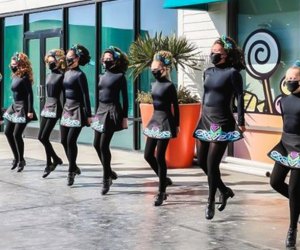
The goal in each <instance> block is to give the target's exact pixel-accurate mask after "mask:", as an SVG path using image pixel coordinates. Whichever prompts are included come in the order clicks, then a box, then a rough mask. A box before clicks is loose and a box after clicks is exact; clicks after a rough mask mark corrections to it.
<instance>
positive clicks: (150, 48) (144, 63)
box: [129, 33, 201, 79]
mask: <svg viewBox="0 0 300 250" xmlns="http://www.w3.org/2000/svg"><path fill="white" fill-rule="evenodd" d="M160 50H167V51H170V52H171V53H172V55H173V62H172V65H173V66H174V67H175V69H176V70H178V65H180V66H181V67H183V68H186V67H189V68H192V69H195V70H200V69H201V68H200V61H201V59H200V56H199V52H198V49H197V47H196V46H195V45H194V44H192V43H190V42H188V40H187V39H186V38H185V37H176V35H175V34H174V35H173V36H163V35H162V33H156V34H155V36H154V37H150V35H149V34H148V33H147V34H146V35H145V36H143V37H142V36H140V37H138V38H137V40H136V41H135V42H133V43H132V44H131V46H130V48H129V61H130V65H129V67H130V68H131V69H132V74H133V76H134V79H136V78H137V77H138V76H139V75H140V74H141V73H142V72H143V71H144V70H145V69H147V68H148V67H149V66H151V62H152V60H153V56H154V54H155V53H156V52H158V51H160Z"/></svg>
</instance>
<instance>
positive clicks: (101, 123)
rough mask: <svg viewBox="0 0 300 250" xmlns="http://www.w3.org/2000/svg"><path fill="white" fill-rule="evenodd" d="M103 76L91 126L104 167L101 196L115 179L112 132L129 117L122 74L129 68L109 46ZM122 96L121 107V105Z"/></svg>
mask: <svg viewBox="0 0 300 250" xmlns="http://www.w3.org/2000/svg"><path fill="white" fill-rule="evenodd" d="M101 61H102V64H103V67H104V69H105V73H104V75H102V76H100V79H99V84H98V89H99V92H98V97H99V105H98V110H97V112H96V115H95V117H94V118H93V122H92V124H91V127H92V128H93V129H94V130H95V137H94V148H95V149H96V151H97V154H98V156H99V159H100V161H101V163H102V166H103V186H102V195H105V194H106V193H107V192H108V191H109V189H110V186H111V185H112V180H113V179H114V180H116V179H117V178H118V176H117V174H116V173H115V172H114V171H112V169H111V164H110V162H111V152H110V148H109V145H110V142H111V139H112V137H113V135H114V132H115V131H120V130H122V129H126V128H127V127H128V125H127V116H128V93H127V81H126V78H125V73H126V70H127V68H128V63H129V62H128V59H127V56H126V55H125V54H124V53H123V52H122V51H121V50H120V49H119V48H116V47H113V46H110V47H109V48H108V49H106V50H105V51H104V53H103V55H102V57H101ZM120 93H122V106H121V103H120Z"/></svg>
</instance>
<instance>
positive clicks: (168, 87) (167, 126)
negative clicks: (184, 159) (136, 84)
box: [144, 78, 179, 139]
mask: <svg viewBox="0 0 300 250" xmlns="http://www.w3.org/2000/svg"><path fill="white" fill-rule="evenodd" d="M151 93H152V98H153V107H154V112H153V115H152V118H151V120H150V122H149V123H148V125H147V127H146V128H145V129H144V134H145V135H146V136H148V137H150V138H155V139H170V138H175V137H176V136H177V131H176V128H177V127H178V126H179V107H178V100H177V92H176V89H175V86H174V84H173V83H172V82H170V81H169V80H167V79H166V78H165V79H162V80H161V81H156V82H154V83H152V91H151ZM172 104H173V109H174V115H173V114H172Z"/></svg>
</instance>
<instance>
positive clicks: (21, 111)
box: [3, 101, 37, 123]
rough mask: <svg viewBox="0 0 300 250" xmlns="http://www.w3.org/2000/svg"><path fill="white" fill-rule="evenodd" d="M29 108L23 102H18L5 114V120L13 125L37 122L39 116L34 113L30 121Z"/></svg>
mask: <svg viewBox="0 0 300 250" xmlns="http://www.w3.org/2000/svg"><path fill="white" fill-rule="evenodd" d="M27 113H28V108H27V105H25V103H24V102H23V101H16V102H15V103H13V104H12V105H11V106H9V108H8V109H7V110H6V111H5V112H4V114H3V118H5V119H6V120H8V121H10V122H12V123H27V122H30V121H36V120H37V116H36V113H35V112H34V111H33V118H32V119H30V118H29V117H28V116H27Z"/></svg>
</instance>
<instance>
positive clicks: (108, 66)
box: [103, 61, 115, 69]
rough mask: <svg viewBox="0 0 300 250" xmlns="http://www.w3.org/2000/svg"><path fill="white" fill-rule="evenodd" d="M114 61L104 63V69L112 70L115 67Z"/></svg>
mask: <svg viewBox="0 0 300 250" xmlns="http://www.w3.org/2000/svg"><path fill="white" fill-rule="evenodd" d="M114 64H115V63H114V61H103V68H105V69H111V68H112V67H113V66H114Z"/></svg>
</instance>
